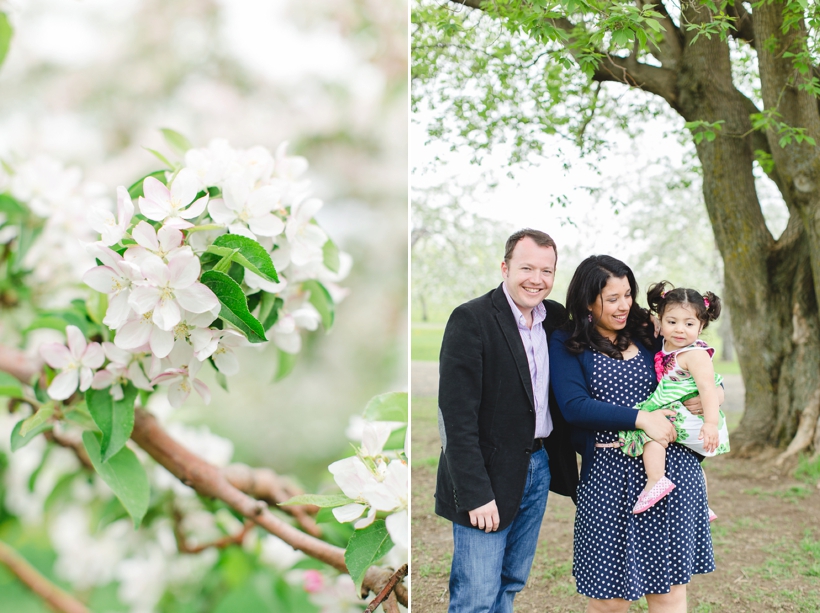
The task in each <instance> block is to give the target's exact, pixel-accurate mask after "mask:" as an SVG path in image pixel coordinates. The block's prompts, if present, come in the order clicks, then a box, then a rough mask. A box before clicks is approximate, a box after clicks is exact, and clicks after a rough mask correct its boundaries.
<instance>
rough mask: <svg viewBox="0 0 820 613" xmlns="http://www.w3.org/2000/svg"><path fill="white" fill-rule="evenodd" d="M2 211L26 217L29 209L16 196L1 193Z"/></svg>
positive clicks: (0, 209)
mask: <svg viewBox="0 0 820 613" xmlns="http://www.w3.org/2000/svg"><path fill="white" fill-rule="evenodd" d="M0 213H5V214H6V215H8V216H11V217H25V216H27V215H28V213H29V211H28V209H27V208H26V207H25V206H24V205H23V204H22V203H21V202H20V201H19V200H17V199H16V198H13V197H11V196H9V195H8V194H0Z"/></svg>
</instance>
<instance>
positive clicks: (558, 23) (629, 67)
mask: <svg viewBox="0 0 820 613" xmlns="http://www.w3.org/2000/svg"><path fill="white" fill-rule="evenodd" d="M450 2H452V3H454V4H460V5H463V6H467V7H470V8H473V9H482V6H481V5H482V4H483V2H481V1H480V0H450ZM549 22H550V23H551V24H552V25H553V26H555V27H556V28H560V29H562V30H564V31H565V32H566V33H567V34H569V35H570V36H569V37H568V38H567V39H566V40H565V41H564V46H565V47H566V49H567V51H569V53H570V54H571V55H572V56H573V57H574V58H575V59H576V61H577V60H578V58H579V56H580V52H579V50H578V49H577V48H576V47H574V43H576V42H577V37H574V36H572V32H573V31H574V30H575V24H573V23H572V22H571V21H570V20H569V19H567V18H566V17H558V18H555V19H549ZM669 24H670V27H673V26H674V24H673V23H672V21H671V19H670V20H669ZM673 37H674V32H673V33H672V34H670V35H669V38H670V40H673ZM674 40H677V38H674ZM674 49H675V46H674V44H673V45H672V46H670V50H669V53H668V54H667V62H669V63H674V64H675V66H676V65H677V59H676V58H675V53H674ZM600 53H601V55H603V56H604V59H603V60H601V61H600V62H599V63H598V66H597V67H596V69H595V73H594V74H593V77H592V78H593V80H595V81H598V82H603V81H615V82H617V83H624V84H626V85H629V86H630V87H635V88H637V89H642V90H644V91H646V92H649V93H650V94H655V95H657V96H660V97H661V98H663V99H664V100H666V102H667V103H668V104H669V105H670V106H671V107H672V108H673V109H675V110H676V111H677V110H679V105H678V94H677V81H678V75H677V71H676V70H674V67H673V68H664V67H659V66H650V65H649V64H644V63H642V62H639V61H638V60H637V58H636V57H635V56H634V55H632V54H630V55H629V56H627V57H619V56H617V55H612V54H608V53H603V52H600ZM677 57H680V54H679V53H678V55H677Z"/></svg>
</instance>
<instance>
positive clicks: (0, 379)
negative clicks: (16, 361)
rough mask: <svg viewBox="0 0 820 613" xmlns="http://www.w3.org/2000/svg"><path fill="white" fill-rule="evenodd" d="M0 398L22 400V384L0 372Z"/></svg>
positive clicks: (15, 378)
mask: <svg viewBox="0 0 820 613" xmlns="http://www.w3.org/2000/svg"><path fill="white" fill-rule="evenodd" d="M0 396H5V397H7V398H22V397H23V384H22V383H20V381H18V380H17V377H13V376H12V375H10V374H9V373H7V372H2V371H0Z"/></svg>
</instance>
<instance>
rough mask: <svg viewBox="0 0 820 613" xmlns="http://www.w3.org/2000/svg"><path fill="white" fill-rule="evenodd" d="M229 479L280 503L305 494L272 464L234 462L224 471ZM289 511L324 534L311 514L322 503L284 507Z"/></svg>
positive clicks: (315, 532)
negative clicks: (259, 465)
mask: <svg viewBox="0 0 820 613" xmlns="http://www.w3.org/2000/svg"><path fill="white" fill-rule="evenodd" d="M222 472H223V473H224V474H225V478H226V479H227V480H228V482H229V483H230V484H231V485H233V486H234V487H235V488H237V489H238V490H241V491H243V492H245V493H246V494H248V495H249V496H253V497H254V498H256V499H257V500H264V501H265V502H267V503H268V504H271V505H278V504H281V503H283V502H286V501H287V500H290V499H291V498H293V497H294V496H299V495H300V494H304V492H303V491H302V490H301V489H299V488H297V487H295V486H294V485H293V484H292V483H290V482H289V481H288V480H287V479H285V478H283V477H281V476H280V475H277V474H276V473H275V472H273V471H272V470H270V469H268V468H251V467H250V466H248V465H247V464H231V465H230V466H228V467H227V468H225V469H224V470H223V471H222ZM281 510H282V511H284V512H285V513H289V514H290V515H293V517H294V519H296V521H297V522H299V525H300V526H302V529H303V530H304V531H305V532H307V533H308V534H312V535H313V536H315V537H317V538H318V537H321V536H322V531H321V530H320V529H319V526H318V525H317V524H316V520H314V519H313V517H311V516H312V515H316V513H317V512H318V511H319V507H316V506H313V505H292V506H291V505H288V506H286V507H282V508H281Z"/></svg>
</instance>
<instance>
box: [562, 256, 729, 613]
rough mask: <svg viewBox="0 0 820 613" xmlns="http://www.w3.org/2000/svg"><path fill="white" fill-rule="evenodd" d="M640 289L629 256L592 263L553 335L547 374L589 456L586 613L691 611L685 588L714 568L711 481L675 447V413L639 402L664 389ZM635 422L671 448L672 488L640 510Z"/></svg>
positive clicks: (583, 516)
mask: <svg viewBox="0 0 820 613" xmlns="http://www.w3.org/2000/svg"><path fill="white" fill-rule="evenodd" d="M636 294H637V283H636V282H635V278H634V275H633V274H632V271H631V270H630V269H629V267H628V266H626V265H625V264H624V263H623V262H621V261H619V260H617V259H615V258H612V257H609V256H592V257H589V258H587V259H586V260H584V261H583V262H582V263H581V264H580V266H579V267H578V269H577V270H576V271H575V274H574V276H573V278H572V281H571V283H570V286H569V289H568V292H567V304H566V306H567V311H568V312H569V314H570V321H569V322H568V324H567V326H566V328H565V330H564V331H563V332H556V333H554V335H553V337H552V340H551V342H550V369H551V371H552V372H560V373H561V376H560V377H555V378H553V381H552V386H553V389H554V391H555V397H556V399H557V402H558V405H559V407H560V409H561V412H562V413H563V415H564V417H565V418H566V419H567V421H568V422H569V423H570V424H571V425H572V426H573V435H572V436H573V444H574V446H575V448H576V451H578V453H580V454H581V456H582V464H581V480H580V484H579V486H578V507H577V514H576V520H575V557H574V564H573V574H574V575H575V578H576V584H577V589H578V591H579V592H580V593H581V594H583V595H585V596H587V597H589V601H588V606H587V612H588V613H597V612H625V611H627V610H628V609H629V605H630V601H635V600H638V599H639V598H640V597H642V596H644V595H645V596H646V600H647V603H648V605H649V610H650V612H651V613H685V612H686V584H687V583H689V581H690V579H691V577H692V575H695V574H700V573H708V572H711V571H713V570H714V568H715V562H714V555H713V551H712V540H711V534H710V531H709V511H708V506H707V501H706V487H705V480H704V476H703V471H702V470H701V468H700V464H699V456H698V455H697V454H696V453H695V452H693V451H692V450H690V449H688V448H687V447H684V446H682V445H680V444H677V443H672V441H674V440H675V437H676V436H677V432H676V429H675V427H674V426H673V425H672V423H671V422H670V421H669V417H671V416H673V415H675V413H674V412H673V411H669V410H657V411H655V412H647V411H636V410H635V409H634V408H633V407H635V405H637V404H638V403H640V402H643V401H645V400H646V399H647V398H648V397H649V396H650V394H651V393H652V392H653V390H654V389H655V388H656V386H657V377H656V369H655V359H654V356H655V353H656V352H657V351H659V350H660V349H661V344H662V343H661V340H660V339H657V340H656V339H655V334H654V326H653V324H652V321H651V319H650V315H649V312H648V311H646V310H645V309H643V308H641V307H639V306H638V305H637V303H636V302H635V298H636ZM698 332H699V331H698ZM719 396H720V397H721V398H722V390H720V392H719ZM636 429H642V430H644V431H645V432H646V434H647V435H648V437H650V438H651V439H654V441H656V442H658V443H660V444H661V445H663V446H664V447H666V450H665V451H666V453H665V474H666V476H667V477H668V481H670V482H671V483H674V487H673V489H671V490H669V491H666V492H665V493H664V494H663V495H662V496H661V497H659V498H658V499H657V500H656V501H655V502H654V503H653V504H652V505H651V506H650V507H648V508H646V509H645V510H643V511H642V512H639V511H636V510H635V509H636V506H635V505H636V501H637V500H638V498H639V497H640V495H641V493H642V492H643V491H644V488H645V486H646V485H647V477H646V472H645V470H644V465H643V462H642V459H641V457H633V456H630V455H627V454H626V453H624V452H623V450H622V449H620V447H621V446H622V444H623V443H622V441H620V440H619V434H618V433H619V431H628V430H636ZM669 443H671V444H669Z"/></svg>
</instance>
